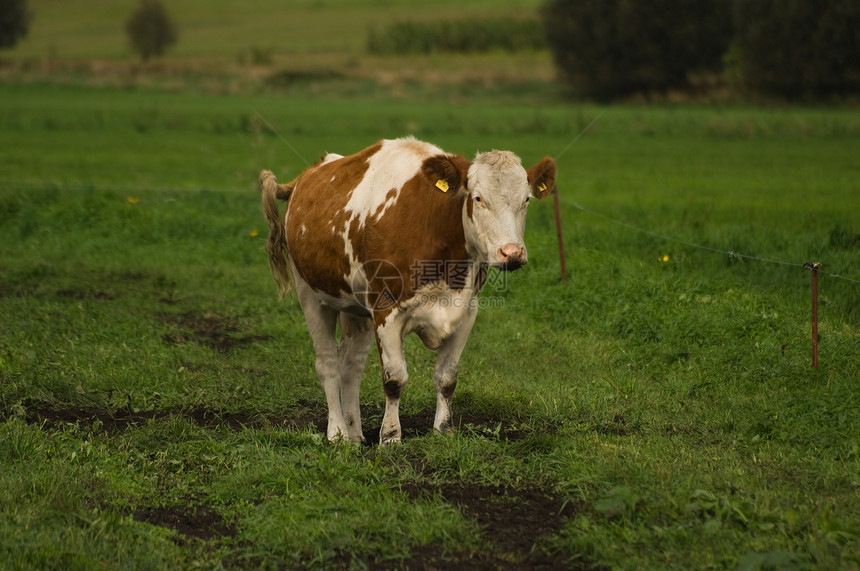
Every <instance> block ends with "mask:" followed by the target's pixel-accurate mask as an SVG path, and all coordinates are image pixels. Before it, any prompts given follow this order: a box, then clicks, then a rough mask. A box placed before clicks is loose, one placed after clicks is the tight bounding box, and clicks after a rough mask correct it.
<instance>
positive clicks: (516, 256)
mask: <svg viewBox="0 0 860 571" xmlns="http://www.w3.org/2000/svg"><path fill="white" fill-rule="evenodd" d="M496 254H498V256H499V261H500V262H501V269H502V271H505V272H512V271H514V270H518V269H520V268H521V267H523V266H524V265H526V262H527V261H528V256H527V255H526V248H525V246H517V245H516V244H507V245H505V246H504V247H503V248H499V249H498V251H497V252H496Z"/></svg>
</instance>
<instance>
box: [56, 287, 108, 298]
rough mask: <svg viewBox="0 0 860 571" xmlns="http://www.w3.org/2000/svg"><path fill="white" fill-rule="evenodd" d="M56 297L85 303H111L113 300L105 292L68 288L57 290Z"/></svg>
mask: <svg viewBox="0 0 860 571" xmlns="http://www.w3.org/2000/svg"><path fill="white" fill-rule="evenodd" d="M57 297H64V298H66V299H74V300H76V301H85V300H89V299H97V300H101V301H111V300H113V299H114V296H113V295H111V294H109V293H107V292H105V291H100V290H96V289H89V288H85V289H78V288H70V289H61V290H57Z"/></svg>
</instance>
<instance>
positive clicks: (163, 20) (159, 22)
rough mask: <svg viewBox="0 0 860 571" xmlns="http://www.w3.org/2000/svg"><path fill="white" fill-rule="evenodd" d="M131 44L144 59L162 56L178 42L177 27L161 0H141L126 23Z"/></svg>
mask: <svg viewBox="0 0 860 571" xmlns="http://www.w3.org/2000/svg"><path fill="white" fill-rule="evenodd" d="M125 30H126V32H127V33H128V37H129V40H130V41H131V46H132V48H133V49H134V51H136V52H137V53H138V55H140V58H141V59H142V60H143V61H147V60H148V59H149V58H151V57H153V56H160V55H162V54H163V53H164V51H165V50H166V49H167V48H168V47H170V46H171V45H173V44H175V43H176V39H177V35H176V28H175V26H174V25H173V22H172V21H171V20H170V16H168V14H167V10H166V9H165V7H164V5H163V4H162V3H161V0H140V4H138V6H137V9H136V10H135V11H134V12H133V13H132V15H131V16H130V17H129V19H128V21H127V22H126V23H125Z"/></svg>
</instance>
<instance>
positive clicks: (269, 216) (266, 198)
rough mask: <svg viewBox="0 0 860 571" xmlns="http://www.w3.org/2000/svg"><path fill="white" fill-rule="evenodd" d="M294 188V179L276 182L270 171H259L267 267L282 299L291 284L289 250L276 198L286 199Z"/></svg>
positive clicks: (288, 291) (279, 297)
mask: <svg viewBox="0 0 860 571" xmlns="http://www.w3.org/2000/svg"><path fill="white" fill-rule="evenodd" d="M293 188H295V181H293V182H291V183H287V184H278V181H277V180H276V179H275V175H274V174H273V173H272V171H268V170H264V171H263V172H261V173H260V192H261V194H262V200H263V214H264V215H265V216H266V222H267V223H268V224H269V237H268V239H267V240H266V251H267V252H268V253H269V269H270V270H271V271H272V277H274V278H275V282H276V283H277V284H278V299H283V298H284V297H286V295H287V294H288V293H290V289H291V287H292V284H291V282H290V272H289V261H288V260H289V251H288V249H287V233H286V228H285V227H284V219H283V218H281V211H280V208H278V200H283V201H287V200H289V199H290V195H291V194H292V193H293Z"/></svg>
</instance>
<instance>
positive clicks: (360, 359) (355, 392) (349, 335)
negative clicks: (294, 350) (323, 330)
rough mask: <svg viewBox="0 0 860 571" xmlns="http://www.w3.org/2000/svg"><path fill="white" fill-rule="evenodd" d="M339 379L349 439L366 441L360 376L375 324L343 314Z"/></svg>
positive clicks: (371, 341)
mask: <svg viewBox="0 0 860 571" xmlns="http://www.w3.org/2000/svg"><path fill="white" fill-rule="evenodd" d="M340 330H341V338H340V347H339V353H340V380H341V386H342V391H341V408H342V410H343V418H344V421H345V422H346V428H347V430H348V431H349V439H350V440H351V441H353V442H364V433H363V432H362V430H361V410H360V409H359V389H360V388H361V375H362V373H363V372H364V365H365V363H367V352H368V351H369V350H370V345H371V343H373V322H372V321H371V320H370V319H367V318H363V317H354V316H352V315H348V314H346V313H341V314H340Z"/></svg>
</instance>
